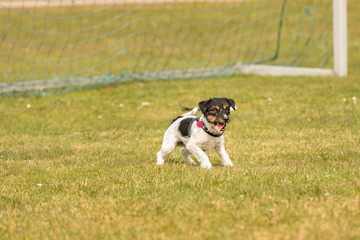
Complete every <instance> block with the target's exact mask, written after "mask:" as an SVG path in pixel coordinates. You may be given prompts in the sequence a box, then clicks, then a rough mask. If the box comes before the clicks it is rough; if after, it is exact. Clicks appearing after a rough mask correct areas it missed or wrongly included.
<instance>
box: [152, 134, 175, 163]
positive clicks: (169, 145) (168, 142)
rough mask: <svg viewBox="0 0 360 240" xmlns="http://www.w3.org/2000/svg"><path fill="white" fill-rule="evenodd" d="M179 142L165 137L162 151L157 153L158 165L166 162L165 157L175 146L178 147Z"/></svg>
mask: <svg viewBox="0 0 360 240" xmlns="http://www.w3.org/2000/svg"><path fill="white" fill-rule="evenodd" d="M176 145H177V142H176V141H174V140H173V139H170V138H167V137H164V140H163V143H162V145H161V149H160V151H159V152H158V153H157V154H156V156H157V161H156V165H162V164H164V161H165V157H166V156H167V155H169V154H170V153H171V152H172V151H173V150H174V148H175V147H176Z"/></svg>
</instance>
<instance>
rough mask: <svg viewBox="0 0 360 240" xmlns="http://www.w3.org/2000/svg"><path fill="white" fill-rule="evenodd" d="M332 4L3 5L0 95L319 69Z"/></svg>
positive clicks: (257, 0)
mask: <svg viewBox="0 0 360 240" xmlns="http://www.w3.org/2000/svg"><path fill="white" fill-rule="evenodd" d="M329 12H331V1H330V0H328V1H325V0H320V1H319V0H317V1H315V0H266V1H261V0H233V1H230V0H222V1H220V0H219V1H216V0H207V1H206V0H121V1H120V0H73V1H68V0H57V1H55V0H47V1H45V0H44V1H40V0H35V1H34V0H33V1H30V0H22V1H21V0H13V1H3V0H0V94H1V95H27V94H41V95H46V94H52V93H61V92H66V91H73V90H77V89H83V88H89V87H94V86H101V85H106V84H112V83H117V82H123V81H134V80H150V79H186V78H194V79H195V78H204V77H215V76H227V75H232V74H234V73H236V72H237V71H238V69H239V66H242V65H244V64H269V65H285V66H299V67H317V68H326V67H329V66H330V64H331V61H332V59H331V57H332V31H331V14H329Z"/></svg>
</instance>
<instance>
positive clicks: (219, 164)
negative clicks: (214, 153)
mask: <svg viewBox="0 0 360 240" xmlns="http://www.w3.org/2000/svg"><path fill="white" fill-rule="evenodd" d="M195 162H196V166H194V167H200V163H199V162H198V161H196V160H195ZM165 163H168V164H175V165H178V164H183V165H184V164H186V165H189V166H190V164H187V163H185V161H184V160H183V159H181V160H179V159H174V158H169V159H166V160H165ZM211 164H212V166H213V167H224V166H222V165H221V163H219V162H216V163H211Z"/></svg>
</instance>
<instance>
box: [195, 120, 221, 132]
mask: <svg viewBox="0 0 360 240" xmlns="http://www.w3.org/2000/svg"><path fill="white" fill-rule="evenodd" d="M195 121H196V126H198V127H199V128H202V129H203V130H204V131H205V132H206V133H207V134H209V135H210V136H212V137H221V136H222V135H223V133H224V132H221V133H219V134H213V133H212V132H210V131H209V129H208V128H207V127H206V126H205V124H204V122H203V121H200V118H199V117H197V118H195Z"/></svg>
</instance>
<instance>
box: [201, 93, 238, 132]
mask: <svg viewBox="0 0 360 240" xmlns="http://www.w3.org/2000/svg"><path fill="white" fill-rule="evenodd" d="M199 108H200V110H201V111H202V113H203V114H204V116H205V117H206V120H207V121H208V122H210V123H212V124H214V125H215V129H216V130H217V131H218V132H222V131H225V129H226V124H228V123H229V122H230V110H231V109H233V110H236V107H235V101H234V100H232V99H229V98H210V99H209V100H205V101H202V102H199Z"/></svg>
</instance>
